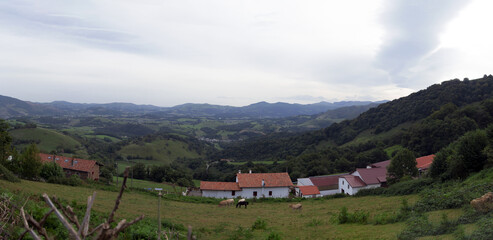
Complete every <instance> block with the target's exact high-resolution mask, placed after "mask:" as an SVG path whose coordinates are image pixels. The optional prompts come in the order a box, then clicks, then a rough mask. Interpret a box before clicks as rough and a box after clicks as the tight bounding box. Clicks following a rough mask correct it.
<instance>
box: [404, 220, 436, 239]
mask: <svg viewBox="0 0 493 240" xmlns="http://www.w3.org/2000/svg"><path fill="white" fill-rule="evenodd" d="M432 233H433V226H432V225H431V223H430V222H429V221H428V216H426V215H415V216H412V217H411V218H409V220H408V221H407V222H406V228H405V229H404V231H402V232H401V233H399V234H398V235H397V238H398V239H402V240H406V239H416V238H417V237H421V236H427V235H432Z"/></svg>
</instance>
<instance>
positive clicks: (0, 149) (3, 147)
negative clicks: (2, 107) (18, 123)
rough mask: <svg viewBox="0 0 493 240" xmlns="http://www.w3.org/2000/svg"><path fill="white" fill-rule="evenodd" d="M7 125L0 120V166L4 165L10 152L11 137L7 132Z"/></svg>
mask: <svg viewBox="0 0 493 240" xmlns="http://www.w3.org/2000/svg"><path fill="white" fill-rule="evenodd" d="M8 129H9V124H8V123H7V122H5V121H4V120H3V119H0V164H4V165H5V163H6V161H7V158H8V157H9V156H10V155H11V151H12V137H11V136H10V134H9V132H8V131H7V130H8Z"/></svg>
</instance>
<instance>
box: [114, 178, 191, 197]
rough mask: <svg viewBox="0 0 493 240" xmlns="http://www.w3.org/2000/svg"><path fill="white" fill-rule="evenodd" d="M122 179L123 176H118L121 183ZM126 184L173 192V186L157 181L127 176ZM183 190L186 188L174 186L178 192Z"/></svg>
mask: <svg viewBox="0 0 493 240" xmlns="http://www.w3.org/2000/svg"><path fill="white" fill-rule="evenodd" d="M116 181H117V177H116V176H114V177H113V183H115V184H116ZM122 181H123V177H118V183H119V184H121V183H122ZM127 186H128V187H133V188H139V189H147V188H152V189H154V188H162V189H163V191H165V192H170V193H174V192H175V188H173V186H171V185H169V184H165V183H157V182H152V181H146V180H140V179H130V178H129V179H128V180H127ZM185 190H186V188H184V187H176V191H177V192H178V193H181V192H184V191H185Z"/></svg>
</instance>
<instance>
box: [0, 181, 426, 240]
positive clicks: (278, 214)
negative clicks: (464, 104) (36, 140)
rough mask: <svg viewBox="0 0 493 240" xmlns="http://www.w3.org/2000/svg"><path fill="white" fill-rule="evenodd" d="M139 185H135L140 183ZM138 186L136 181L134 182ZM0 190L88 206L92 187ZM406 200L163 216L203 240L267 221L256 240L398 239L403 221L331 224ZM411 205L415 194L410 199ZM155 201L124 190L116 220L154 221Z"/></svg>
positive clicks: (100, 199) (105, 201)
mask: <svg viewBox="0 0 493 240" xmlns="http://www.w3.org/2000/svg"><path fill="white" fill-rule="evenodd" d="M136 182H137V181H136ZM136 182H135V183H136ZM0 188H3V189H9V190H10V191H12V192H16V191H20V192H23V193H28V194H34V195H39V194H42V193H45V192H46V193H48V194H49V195H50V196H52V195H57V197H59V198H63V199H65V200H68V201H69V202H71V201H76V202H77V203H78V204H85V202H86V201H87V196H89V195H91V194H92V192H93V189H89V188H85V187H71V186H64V185H55V184H48V183H40V182H31V181H22V182H21V183H10V182H6V181H3V180H2V181H0ZM117 194H118V193H117V192H108V191H103V190H97V196H96V201H95V204H94V210H95V211H99V212H105V213H108V212H109V211H110V209H112V207H113V204H114V201H115V199H116V196H117ZM402 198H403V197H380V196H369V197H359V198H353V197H348V198H339V199H329V200H326V199H319V200H305V201H303V211H301V212H296V211H293V210H291V209H290V208H289V207H288V205H289V203H285V202H281V203H279V202H262V203H260V202H257V203H255V202H252V203H251V204H250V205H249V207H248V209H236V208H233V207H229V208H227V207H224V208H218V207H217V206H215V205H213V204H205V203H185V202H177V201H170V200H166V201H162V207H161V209H162V210H161V216H163V218H164V219H171V221H173V222H175V223H180V224H183V225H185V226H187V225H191V226H192V227H193V229H195V230H199V229H200V230H201V232H200V239H228V238H231V237H232V236H233V235H234V234H238V232H241V231H238V228H239V227H241V228H242V229H250V228H251V227H252V226H253V225H254V223H255V221H256V220H257V219H259V218H260V219H262V220H265V222H266V227H265V229H259V230H255V231H251V234H252V235H253V238H252V239H265V238H266V236H268V235H269V234H270V233H271V232H276V233H279V235H280V236H281V237H282V239H297V238H298V239H326V238H330V239H395V237H396V236H397V234H398V233H399V232H400V231H402V229H403V228H404V223H396V224H387V225H372V224H364V225H360V224H342V225H337V224H335V223H333V222H332V220H331V219H332V217H333V216H335V215H336V214H337V213H338V212H339V210H340V209H341V207H343V206H346V207H347V208H348V210H349V211H351V212H354V211H356V210H363V211H368V212H369V213H370V219H371V217H372V216H373V215H375V214H377V213H380V212H396V211H398V209H399V207H400V203H401V200H402ZM405 198H406V199H408V201H409V202H410V204H412V203H413V202H415V201H416V199H417V196H416V195H411V196H406V197H405ZM156 210H157V198H156V197H155V196H152V195H149V194H144V193H141V192H126V193H125V194H124V195H123V198H122V203H121V205H120V208H119V211H118V212H117V216H116V217H117V219H121V218H126V219H127V220H128V219H132V218H135V217H136V216H139V215H140V214H144V215H146V217H148V218H151V219H155V218H156V216H157V212H156Z"/></svg>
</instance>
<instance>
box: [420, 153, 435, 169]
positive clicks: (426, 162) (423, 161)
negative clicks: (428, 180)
mask: <svg viewBox="0 0 493 240" xmlns="http://www.w3.org/2000/svg"><path fill="white" fill-rule="evenodd" d="M434 158H435V154H432V155H428V156H424V157H420V158H416V162H417V163H418V164H416V167H417V168H418V169H428V168H429V167H430V166H431V163H433V159H434Z"/></svg>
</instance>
